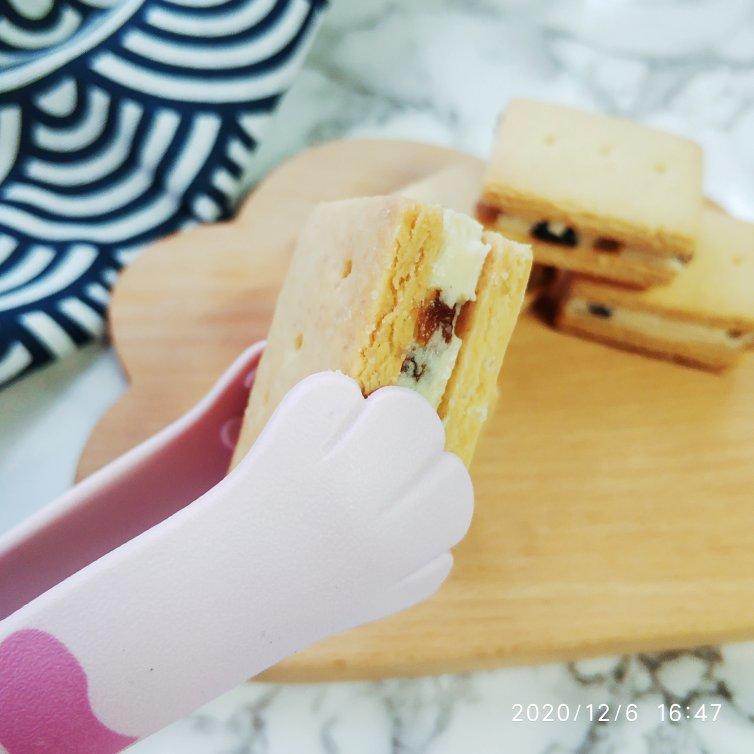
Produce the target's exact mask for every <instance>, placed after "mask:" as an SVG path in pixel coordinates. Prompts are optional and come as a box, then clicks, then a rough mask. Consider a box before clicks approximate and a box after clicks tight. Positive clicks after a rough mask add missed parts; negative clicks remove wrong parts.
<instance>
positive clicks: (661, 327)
mask: <svg viewBox="0 0 754 754" xmlns="http://www.w3.org/2000/svg"><path fill="white" fill-rule="evenodd" d="M567 307H568V311H569V313H570V314H573V315H575V316H579V317H590V318H592V319H602V320H610V322H611V323H612V324H613V325H614V326H615V327H616V328H619V329H621V330H625V331H629V332H633V333H636V334H638V335H643V336H647V337H656V338H662V339H663V340H666V341H671V342H678V343H688V342H690V341H693V342H695V343H704V344H705V345H711V346H725V347H727V348H733V349H736V350H738V349H743V348H749V347H751V346H752V345H754V332H742V331H740V330H729V329H725V328H723V327H716V326H714V325H702V324H699V323H698V322H685V321H684V320H679V319H672V318H670V317H664V316H662V315H660V314H654V313H653V312H647V311H634V310H632V309H624V308H621V307H616V306H608V305H606V304H601V303H597V302H594V301H586V300H584V299H579V298H574V299H571V300H570V301H569V302H568V304H567Z"/></svg>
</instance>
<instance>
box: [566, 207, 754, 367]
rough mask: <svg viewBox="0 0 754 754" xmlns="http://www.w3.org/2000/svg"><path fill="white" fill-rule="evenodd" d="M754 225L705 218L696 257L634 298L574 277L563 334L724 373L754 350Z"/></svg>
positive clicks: (715, 213)
mask: <svg viewBox="0 0 754 754" xmlns="http://www.w3.org/2000/svg"><path fill="white" fill-rule="evenodd" d="M753 291H754V225H752V224H750V223H745V222H742V221H741V220H736V219H734V218H732V217H730V216H729V215H726V214H725V213H723V212H721V211H720V210H717V209H713V208H710V207H708V208H705V209H704V210H703V211H702V222H701V233H700V237H699V243H698V245H697V249H696V254H695V255H694V259H693V261H691V262H690V263H689V264H688V266H687V268H686V269H684V270H683V272H681V273H679V275H678V276H677V277H676V279H675V280H674V281H673V282H672V283H670V284H669V285H667V286H660V287H657V288H651V289H649V290H644V291H637V290H630V289H627V288H622V287H619V286H612V285H609V284H607V283H602V282H600V281H596V280H590V279H589V278H582V277H578V276H576V277H574V279H573V280H572V281H571V284H570V286H569V288H568V290H567V293H566V294H565V296H564V298H563V300H562V301H561V302H560V308H559V312H558V315H557V324H558V325H559V327H561V328H562V329H564V330H570V331H572V332H576V333H579V334H583V335H587V336H590V337H593V338H596V339H598V340H603V341H606V342H608V343H613V344H616V345H620V346H624V347H627V348H630V349H634V350H638V351H643V352H646V353H649V354H654V355H657V356H662V357H665V358H670V359H675V360H679V361H684V362H689V363H692V364H698V365H701V366H705V367H709V368H712V369H721V368H723V367H726V366H728V365H730V364H732V363H733V362H734V361H736V359H738V358H739V356H740V355H741V354H742V352H743V351H744V350H745V349H746V348H751V347H752V346H753V345H754V293H752V292H753Z"/></svg>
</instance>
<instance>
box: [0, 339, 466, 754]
mask: <svg viewBox="0 0 754 754" xmlns="http://www.w3.org/2000/svg"><path fill="white" fill-rule="evenodd" d="M262 348H263V345H262V344H258V345H256V346H253V347H252V348H250V349H248V350H247V351H246V352H245V353H244V354H242V355H241V356H240V357H239V359H238V360H237V361H236V362H235V363H234V364H233V365H232V366H231V367H230V368H229V369H228V370H227V372H226V373H225V374H224V375H223V376H222V378H221V379H220V380H219V382H218V383H217V385H216V386H215V387H214V389H213V390H212V391H211V392H210V393H209V394H208V395H207V396H206V397H205V398H204V399H203V400H202V401H201V402H200V403H199V404H198V405H197V406H195V407H194V408H193V409H192V410H191V411H189V412H188V413H187V414H186V415H184V416H183V417H181V418H180V419H178V420H177V421H176V422H174V423H173V424H171V425H170V426H168V427H166V428H165V429H164V430H162V431H161V432H159V433H158V434H157V435H155V436H154V437H152V438H150V439H149V440H147V441H146V442H144V443H142V444H141V445H139V446H138V447H136V448H134V449H133V450H131V451H130V452H128V453H127V454H125V455H124V456H121V457H120V458H119V459H117V460H116V461H114V462H112V463H111V464H109V465H108V466H107V467H105V468H103V469H102V470H100V471H99V472H97V473H96V474H93V475H92V476H91V477H89V478H88V479H86V480H84V481H83V482H81V483H80V484H79V485H77V486H76V487H74V488H73V489H72V490H71V491H70V492H68V493H67V494H66V495H64V496H62V497H61V498H59V499H58V500H57V501H55V502H53V503H52V504H51V505H50V506H48V507H47V508H46V509H44V510H43V511H41V512H40V513H39V514H38V515H37V516H35V517H33V518H32V519H30V520H29V521H28V522H27V523H25V524H23V525H22V526H20V527H18V528H17V529H16V530H15V531H13V532H11V533H10V534H9V535H7V536H6V537H5V538H4V539H3V540H0V618H2V620H0V750H2V748H4V749H5V750H6V751H8V752H9V754H30V753H31V752H34V753H36V754H38V753H39V752H44V751H54V752H56V754H62V753H63V752H68V751H70V752H74V751H75V752H77V753H80V752H84V751H87V752H92V753H93V754H95V753H97V754H98V753H99V752H115V751H119V750H121V749H122V748H124V747H126V746H127V745H129V744H130V743H132V742H133V741H135V740H137V739H139V738H142V737H143V736H145V735H148V734H149V733H152V732H153V731H155V730H157V729H159V728H161V727H163V726H164V725H166V724H168V723H169V722H171V721H173V720H175V719H177V718H179V717H181V716H183V715H185V714H187V713H188V712H190V711H191V710H193V709H195V708H196V707H198V706H199V705H201V704H202V703H204V702H206V701H208V700H209V699H211V698H213V697H215V696H217V695H218V694H220V693H222V692H223V691H225V690H227V689H229V688H232V687H233V686H235V685H237V684H238V683H241V682H242V681H244V680H245V679H247V678H249V677H251V676H253V675H256V674H257V673H259V672H261V671H262V670H264V669H265V668H267V667H269V666H271V665H273V664H274V663H276V662H278V661H279V660H281V659H283V658H284V657H286V656H288V655H289V654H291V653H293V652H295V651H297V650H299V649H301V648H303V647H305V646H307V645H309V644H311V643H313V642H315V641H318V640H320V639H322V638H324V637H326V636H329V635H330V634H334V633H337V632H340V631H343V630H345V629H347V628H350V627H353V626H356V625H359V624H361V623H365V622H368V621H371V620H375V619H377V618H381V617H383V616H386V615H389V614H390V613H393V612H396V611H398V610H402V609H404V608H407V607H409V606H411V605H413V604H415V603H417V602H420V601H421V600H423V599H425V598H426V597H429V596H430V595H431V594H432V593H433V592H434V591H435V590H436V589H437V588H438V587H439V586H440V584H441V583H442V582H443V580H444V579H445V577H446V576H447V575H448V573H449V571H450V568H451V565H452V555H451V554H450V548H451V547H453V545H455V544H456V543H457V542H458V541H459V540H460V539H461V538H462V537H463V535H464V534H465V532H466V530H467V528H468V526H469V523H470V520H471V513H472V504H473V491H472V487H471V481H470V479H469V476H468V473H467V471H466V469H465V467H464V466H463V464H462V463H461V461H460V460H459V459H458V458H457V457H456V456H454V455H451V454H449V453H447V452H445V451H444V450H443V444H444V432H443V428H442V424H441V422H440V420H439V419H438V418H437V415H436V414H435V412H434V411H433V409H432V408H431V406H430V405H429V404H428V403H427V402H426V401H425V400H424V399H423V398H421V397H420V396H419V395H417V394H415V393H413V392H411V391H409V390H407V389H404V388H392V387H390V388H383V389H381V390H378V391H376V392H375V393H373V394H372V395H371V396H369V397H368V398H364V397H363V396H362V395H361V392H360V390H359V388H358V386H357V385H356V383H355V382H354V381H353V380H351V379H349V378H348V377H345V376H343V375H342V374H337V373H332V372H322V373H319V374H315V375H313V376H311V377H308V378H306V379H305V380H303V381H302V382H300V383H299V384H298V385H296V386H295V387H294V388H293V389H292V390H291V391H290V392H289V393H288V394H287V395H286V397H285V398H284V399H283V401H282V402H281V404H280V405H279V406H278V408H277V410H276V412H275V413H274V415H273V416H272V418H271V419H270V421H269V422H268V423H267V426H266V427H265V428H264V430H263V432H262V434H261V435H260V436H259V438H258V439H257V441H256V442H255V444H254V446H253V447H252V449H251V450H250V451H249V453H248V454H247V455H246V457H245V458H244V459H243V460H242V461H241V463H240V464H239V465H238V466H237V467H236V468H235V469H234V470H233V471H232V472H231V473H230V474H228V475H227V476H225V473H226V470H227V468H228V464H229V461H230V456H231V453H232V450H233V442H232V440H230V439H229V438H230V435H231V434H232V432H231V431H230V428H232V426H233V425H234V424H236V425H237V423H238V417H240V416H241V415H242V414H243V410H244V407H245V405H246V400H247V396H248V390H249V388H250V387H251V385H252V382H253V373H254V369H255V368H256V364H257V362H258V360H259V357H260V355H261V351H262Z"/></svg>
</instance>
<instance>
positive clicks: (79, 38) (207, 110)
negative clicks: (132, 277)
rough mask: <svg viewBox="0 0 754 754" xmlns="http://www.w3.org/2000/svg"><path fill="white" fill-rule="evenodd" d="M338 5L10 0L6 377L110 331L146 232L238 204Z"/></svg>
mask: <svg viewBox="0 0 754 754" xmlns="http://www.w3.org/2000/svg"><path fill="white" fill-rule="evenodd" d="M323 7H324V1H323V0H0V385H1V384H3V383H7V382H8V381H10V380H12V379H14V378H15V377H17V376H19V375H20V374H22V373H24V372H25V371H27V370H29V369H31V368H32V367H34V366H37V365H40V364H44V363H46V362H48V361H50V360H51V359H54V358H56V357H59V356H62V355H63V354H66V353H68V352H70V351H72V350H73V349H74V348H75V347H77V346H79V345H81V344H83V343H86V342H89V341H90V340H92V339H93V338H97V337H99V336H101V335H102V333H103V332H104V315H105V311H106V307H107V303H108V300H109V296H110V288H111V286H112V284H113V282H114V280H115V278H116V277H117V274H118V270H119V269H120V268H121V267H122V266H123V265H125V264H127V263H128V261H129V260H130V259H131V258H133V256H134V255H135V254H136V253H137V251H138V250H139V249H140V248H142V247H143V246H144V244H145V243H147V242H149V241H151V240H153V239H155V238H157V237H159V236H163V235H165V234H168V233H171V232H173V231H176V230H179V229H182V228H186V227H187V226H190V225H192V224H195V223H197V222H204V221H211V220H216V219H219V218H224V217H227V216H228V215H229V213H230V212H231V211H232V209H233V207H234V205H235V203H236V201H237V199H238V197H239V194H240V191H241V185H240V184H241V182H240V178H241V176H242V173H243V171H244V169H245V168H246V166H247V165H248V162H249V160H250V157H251V154H252V153H253V152H254V150H255V148H256V146H257V145H258V143H259V139H260V136H261V134H262V131H263V129H264V126H265V124H266V122H267V121H268V120H269V118H270V116H271V114H272V111H273V110H274V108H275V105H276V103H277V102H278V100H279V98H280V97H281V95H282V94H283V93H284V92H285V90H286V89H287V88H288V86H289V84H290V83H291V81H292V79H293V77H294V75H295V73H296V71H297V70H298V68H299V66H300V64H301V61H302V59H303V57H304V56H305V54H306V51H307V49H308V45H309V42H310V41H311V39H312V37H313V34H314V31H315V29H316V27H317V22H318V19H319V17H320V15H321V11H322V9H323ZM208 253H211V251H208Z"/></svg>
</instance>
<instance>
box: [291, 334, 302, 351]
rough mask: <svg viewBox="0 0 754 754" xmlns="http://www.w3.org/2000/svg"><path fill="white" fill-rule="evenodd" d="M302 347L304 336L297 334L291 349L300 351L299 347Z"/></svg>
mask: <svg viewBox="0 0 754 754" xmlns="http://www.w3.org/2000/svg"><path fill="white" fill-rule="evenodd" d="M303 345H304V336H303V335H302V334H301V333H299V334H298V335H297V336H296V337H295V338H294V339H293V347H294V348H295V349H296V350H297V351H300V350H301V346H303Z"/></svg>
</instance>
